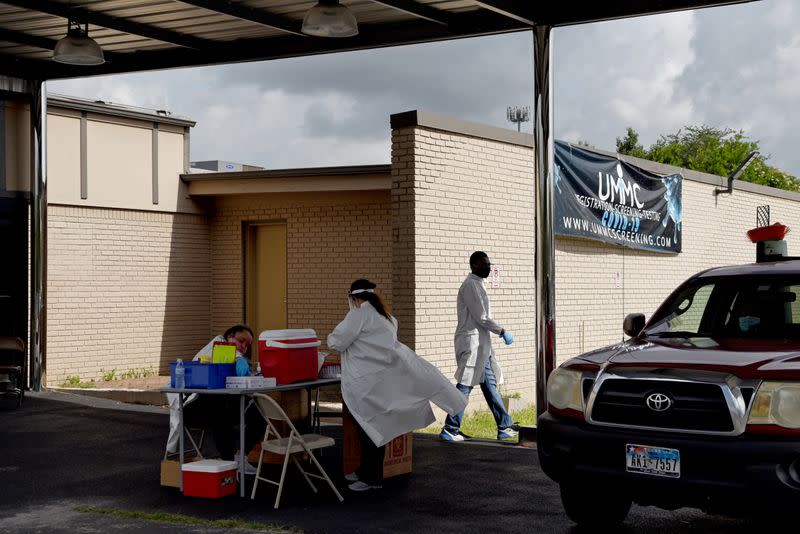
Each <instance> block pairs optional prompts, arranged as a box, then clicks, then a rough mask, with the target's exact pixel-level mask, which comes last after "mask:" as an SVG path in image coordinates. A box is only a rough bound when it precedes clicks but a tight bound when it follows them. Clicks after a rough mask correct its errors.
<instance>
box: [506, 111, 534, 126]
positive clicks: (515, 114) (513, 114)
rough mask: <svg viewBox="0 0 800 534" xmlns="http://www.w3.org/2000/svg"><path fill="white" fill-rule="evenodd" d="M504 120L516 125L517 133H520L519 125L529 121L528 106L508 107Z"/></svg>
mask: <svg viewBox="0 0 800 534" xmlns="http://www.w3.org/2000/svg"><path fill="white" fill-rule="evenodd" d="M506 118H508V120H509V122H515V123H517V131H518V132H519V131H521V128H520V126H521V124H522V123H523V122H529V121H530V120H531V108H530V107H528V106H524V107H521V108H520V107H517V106H509V107H508V108H506Z"/></svg>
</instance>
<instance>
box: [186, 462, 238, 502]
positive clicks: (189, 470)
mask: <svg viewBox="0 0 800 534" xmlns="http://www.w3.org/2000/svg"><path fill="white" fill-rule="evenodd" d="M238 467H239V464H237V463H236V462H230V461H226V460H200V461H197V462H190V463H188V464H183V469H182V471H183V494H184V495H185V496H187V497H206V498H208V499H219V498H220V497H225V496H227V495H234V494H235V493H236V469H237V468H238Z"/></svg>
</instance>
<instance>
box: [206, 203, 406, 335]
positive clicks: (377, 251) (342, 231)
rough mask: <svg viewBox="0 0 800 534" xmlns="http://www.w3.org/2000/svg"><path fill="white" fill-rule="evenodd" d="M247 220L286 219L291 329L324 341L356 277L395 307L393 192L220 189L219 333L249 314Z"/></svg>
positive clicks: (215, 224) (215, 249)
mask: <svg viewBox="0 0 800 534" xmlns="http://www.w3.org/2000/svg"><path fill="white" fill-rule="evenodd" d="M246 222H250V223H259V222H285V223H286V228H287V263H288V269H287V273H288V280H287V285H288V288H287V298H288V302H287V313H288V327H289V328H313V329H315V330H316V332H317V336H318V337H319V338H320V339H322V340H323V343H324V341H325V339H326V337H327V335H328V333H330V331H331V330H333V328H334V327H335V326H336V325H337V324H338V323H339V322H340V321H341V320H342V319H343V318H344V316H345V314H346V312H347V302H346V291H347V289H348V288H349V287H350V283H351V282H352V281H353V280H355V279H356V278H369V279H370V280H372V281H373V282H375V283H376V284H377V285H378V288H377V290H376V291H377V292H379V294H380V295H381V296H382V298H383V299H384V301H385V302H386V303H387V304H388V305H389V306H391V304H392V274H391V254H392V252H391V246H390V243H391V222H390V209H389V192H388V191H347V192H331V193H286V194H261V195H247V196H245V195H231V196H221V197H217V199H216V201H215V206H214V215H213V219H212V224H211V236H212V240H211V242H212V259H213V261H212V263H213V265H212V278H213V292H212V299H211V304H212V310H213V312H212V321H211V322H212V327H213V330H214V331H215V332H222V331H223V330H224V329H225V328H227V327H229V326H230V325H232V324H235V323H237V322H241V321H242V320H244V319H245V318H244V301H243V295H244V286H243V283H244V279H243V269H242V261H243V256H244V251H243V250H242V243H243V236H242V229H243V223H246ZM256 335H258V332H256Z"/></svg>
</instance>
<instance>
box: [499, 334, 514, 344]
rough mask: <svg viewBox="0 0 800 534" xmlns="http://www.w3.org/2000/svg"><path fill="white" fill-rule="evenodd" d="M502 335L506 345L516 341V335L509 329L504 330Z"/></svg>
mask: <svg viewBox="0 0 800 534" xmlns="http://www.w3.org/2000/svg"><path fill="white" fill-rule="evenodd" d="M500 337H502V338H503V342H504V343H505V344H506V345H511V344H512V343H513V342H514V336H512V335H511V332H509V331H508V330H503V333H502V334H500Z"/></svg>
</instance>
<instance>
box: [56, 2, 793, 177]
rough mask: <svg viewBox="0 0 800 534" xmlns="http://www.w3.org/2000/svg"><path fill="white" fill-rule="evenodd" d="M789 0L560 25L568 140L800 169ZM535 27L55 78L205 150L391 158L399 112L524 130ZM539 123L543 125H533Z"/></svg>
mask: <svg viewBox="0 0 800 534" xmlns="http://www.w3.org/2000/svg"><path fill="white" fill-rule="evenodd" d="M799 19H800V13H798V7H797V6H796V4H795V3H793V2H792V1H791V0H767V1H762V2H756V3H753V4H747V5H743V6H733V7H723V8H713V9H706V10H701V11H697V12H683V13H675V14H669V15H660V16H655V17H644V18H637V19H631V20H622V21H612V22H606V23H598V24H590V25H584V26H574V27H568V28H559V29H556V30H555V32H554V38H553V64H554V101H555V128H556V135H557V137H560V138H565V139H568V140H572V141H575V140H578V139H581V140H586V141H588V142H590V143H592V144H594V145H595V146H598V147H601V148H606V149H613V148H614V139H615V137H617V136H621V135H623V134H624V131H625V127H626V126H632V127H634V128H635V129H637V130H638V131H639V132H640V133H641V135H642V141H643V142H644V143H645V144H649V143H652V142H654V141H655V140H656V139H657V138H658V135H659V134H663V133H670V132H674V131H676V130H677V129H678V128H680V127H681V126H683V125H685V124H696V123H705V124H711V125H715V126H730V127H734V128H743V129H745V130H746V132H747V133H748V134H750V135H751V136H752V137H753V138H756V139H760V140H761V142H762V147H763V148H764V151H765V152H768V153H771V154H772V163H773V164H775V165H778V166H781V167H782V168H784V169H786V170H788V171H790V172H792V173H793V174H798V175H800V155H798V154H796V153H795V151H794V150H793V147H792V144H793V143H792V131H791V128H792V127H793V126H794V125H795V124H796V123H797V122H798V121H797V119H798V118H800V117H798V112H797V111H796V108H797V106H796V105H794V104H795V101H796V97H795V93H796V87H798V82H800V62H798V61H797V60H796V58H797V57H798V56H799V55H800V38H798V32H797V31H796V29H795V28H796V26H797V24H798V23H800V20H799ZM531 49H532V46H531V35H530V33H518V34H511V35H501V36H493V37H484V38H476V39H467V40H459V41H448V42H442V43H430V44H424V45H414V46H406V47H396V48H388V49H380V50H371V51H361V52H349V53H343V54H331V55H323V56H314V57H307V58H295V59H290V60H277V61H270V62H262V63H250V64H237V65H227V66H218V67H204V68H195V69H182V70H173V71H165V72H152V73H139V74H131V75H119V76H110V77H104V78H97V79H82V80H70V81H62V82H53V83H52V84H51V86H52V87H51V89H52V90H54V91H58V92H63V93H67V94H74V95H77V96H85V97H88V98H100V99H104V100H111V101H114V102H120V103H127V104H133V105H139V106H144V107H151V108H156V109H162V108H165V109H169V110H171V111H173V112H175V113H178V114H181V115H186V116H189V117H191V118H193V119H194V120H196V121H197V126H196V127H195V129H194V130H193V132H192V158H193V159H227V160H234V161H241V162H244V163H254V164H261V165H265V166H267V167H272V168H278V167H301V166H317V165H337V164H369V163H387V162H388V161H389V148H390V146H389V145H390V132H389V115H391V114H392V113H398V112H402V111H407V110H411V109H424V110H427V111H432V112H436V113H442V114H446V115H452V116H456V117H459V118H463V119H467V120H472V121H476V122H482V123H487V124H492V125H495V126H501V127H507V128H514V125H512V124H510V123H508V122H507V121H506V118H505V110H506V107H507V106H509V105H520V106H522V105H529V106H530V105H531V102H532V91H533V87H532V59H531ZM523 128H524V130H526V131H530V130H531V126H530V123H528V124H526V125H524V126H523Z"/></svg>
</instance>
